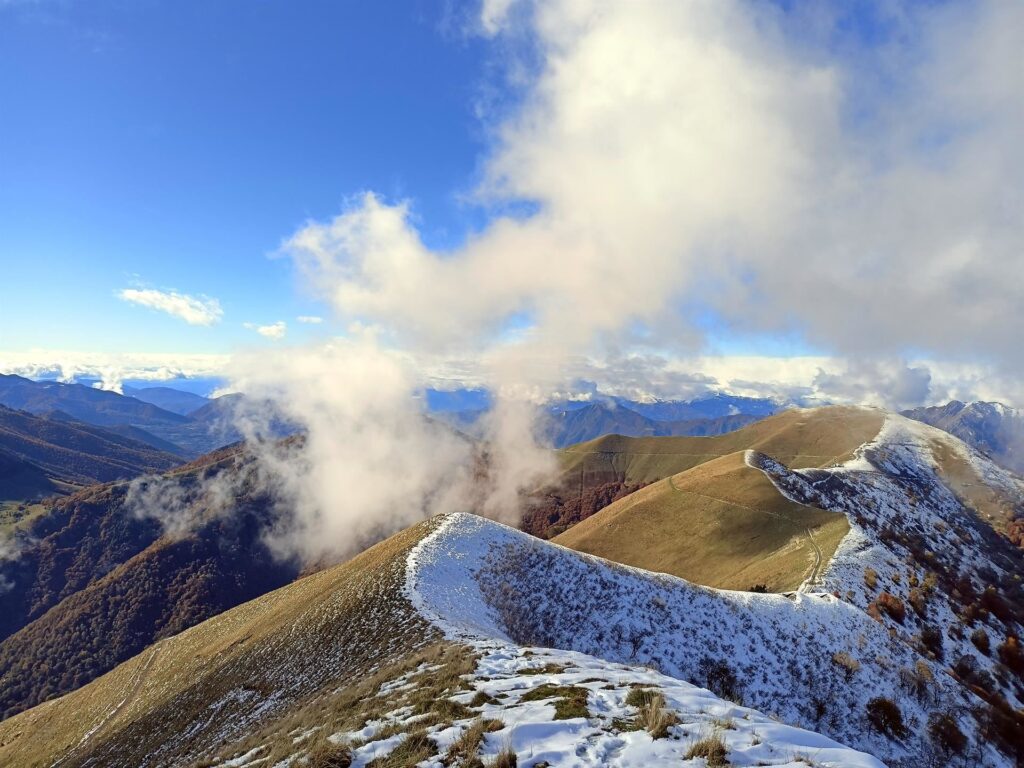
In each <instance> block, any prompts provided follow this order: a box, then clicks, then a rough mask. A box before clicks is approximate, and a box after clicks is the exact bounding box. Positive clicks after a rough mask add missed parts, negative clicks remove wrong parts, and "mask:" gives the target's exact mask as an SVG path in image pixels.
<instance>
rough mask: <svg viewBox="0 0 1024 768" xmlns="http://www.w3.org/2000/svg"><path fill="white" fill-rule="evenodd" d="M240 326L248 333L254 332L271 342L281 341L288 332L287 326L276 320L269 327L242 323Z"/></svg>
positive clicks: (282, 321)
mask: <svg viewBox="0 0 1024 768" xmlns="http://www.w3.org/2000/svg"><path fill="white" fill-rule="evenodd" d="M242 325H243V326H244V327H246V328H248V329H249V330H250V331H256V333H258V334H259V335H260V336H262V337H263V338H265V339H270V340H272V341H279V340H281V339H283V338H284V337H285V334H286V333H287V332H288V325H287V324H286V323H285V322H284V320H278V321H277V322H276V323H270V324H269V325H259V324H257V323H242Z"/></svg>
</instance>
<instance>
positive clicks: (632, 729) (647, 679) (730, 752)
mask: <svg viewBox="0 0 1024 768" xmlns="http://www.w3.org/2000/svg"><path fill="white" fill-rule="evenodd" d="M473 645H474V648H475V650H476V651H477V652H478V653H479V654H480V658H479V662H478V664H477V668H476V670H475V672H474V673H473V674H472V675H471V676H469V678H468V683H469V685H470V686H471V690H468V691H465V692H463V693H459V694H457V695H455V696H452V697H451V698H452V700H453V701H457V702H459V703H460V704H463V705H466V706H471V705H472V704H473V703H474V702H478V701H479V700H480V699H483V700H484V702H485V703H477V704H476V706H472V709H473V712H474V714H473V716H472V717H467V718H462V719H458V720H455V721H452V722H451V723H443V724H438V725H435V726H431V727H430V728H428V729H427V731H426V732H427V735H428V737H429V738H430V740H431V741H432V742H433V743H434V745H435V746H436V748H437V755H436V756H435V757H434V758H431V759H428V760H424V761H422V762H420V763H419V764H418V765H420V766H421V767H423V768H440V767H441V766H443V765H445V764H450V763H451V760H450V758H449V749H451V747H452V745H453V744H455V743H456V742H457V741H458V740H459V738H460V737H461V736H462V735H463V734H464V733H466V731H467V730H468V729H470V728H471V727H472V725H473V724H474V723H476V722H479V721H480V720H481V719H482V720H484V721H497V723H495V724H494V726H493V727H494V728H495V729H496V730H492V731H490V732H487V733H485V734H484V735H483V737H482V740H481V742H480V744H479V748H478V752H477V755H478V757H479V758H480V759H482V760H483V762H484V764H487V763H488V762H489V761H491V760H493V759H494V758H495V757H496V756H497V754H498V753H499V752H500V751H501V750H503V749H511V750H512V751H514V752H515V753H516V756H517V760H518V765H519V766H522V767H523V768H530V767H531V766H537V765H544V764H547V765H550V766H552V768H555V767H556V766H578V767H579V768H589V767H590V766H595V767H596V766H616V767H617V768H644V767H646V766H656V765H690V766H703V765H704V761H703V759H702V758H691V759H689V760H687V759H686V755H687V753H688V752H689V750H690V747H691V746H692V745H693V744H694V743H695V742H698V741H700V740H701V739H704V738H706V737H707V736H709V735H714V736H716V737H718V738H720V739H721V741H722V743H723V744H724V745H725V748H726V750H727V759H728V760H729V761H730V763H731V764H732V765H764V766H804V768H806V766H807V765H816V766H822V767H826V766H837V767H838V766H846V767H849V768H883V764H882V763H881V762H880V761H879V760H877V759H876V758H874V757H871V756H870V755H866V754H864V753H861V752H857V751H854V750H852V749H849V748H847V747H844V746H842V745H840V744H838V743H836V742H835V741H833V740H831V739H828V738H826V737H824V736H821V735H819V734H816V733H812V732H810V731H807V730H803V729H800V728H794V727H792V726H788V725H784V724H782V723H779V722H776V721H774V720H772V719H770V718H768V717H765V716H764V715H762V714H760V713H759V712H756V711H754V710H752V709H748V708H746V707H742V706H739V705H736V704H732V703H730V702H726V701H723V700H722V699H720V698H719V697H717V696H715V695H714V694H712V693H710V692H709V691H707V690H704V689H701V688H697V687H695V686H693V685H690V684H688V683H684V682H680V681H679V680H675V679H672V678H670V677H667V676H665V675H662V674H659V673H657V672H654V671H652V670H649V669H644V668H641V667H634V666H627V665H618V664H610V663H608V662H606V661H604V660H602V659H597V658H594V657H591V656H587V655H585V654H580V653H574V652H571V651H558V650H553V649H546V648H523V647H519V646H515V645H512V644H509V643H506V642H502V641H483V640H478V641H475V642H474V644H473ZM541 670H549V671H541ZM637 688H640V689H644V690H646V691H651V692H656V693H657V694H660V695H661V696H662V697H663V699H664V707H665V710H666V711H667V712H668V713H670V715H671V719H672V720H673V721H674V723H673V724H672V725H670V726H669V727H668V728H667V731H666V734H665V735H664V737H661V738H653V737H652V736H651V734H649V733H648V732H647V731H645V730H644V729H643V728H640V727H638V726H637V723H636V720H637V707H636V706H633V705H632V704H629V703H627V699H629V697H630V694H631V692H633V691H634V690H635V689H637ZM548 691H553V692H556V693H555V694H554V695H552V696H548V695H547V692H548ZM564 691H575V692H577V693H578V694H580V695H581V696H584V697H585V702H586V704H585V707H586V710H585V714H583V715H581V716H577V717H569V718H566V719H557V718H558V714H557V713H558V710H557V707H556V702H557V701H558V699H559V698H560V697H559V695H557V692H564ZM385 725H386V726H388V727H389V729H390V730H391V731H393V730H394V729H395V727H403V726H405V727H407V728H412V727H414V726H415V722H414V718H410V717H405V718H403V717H397V718H393V719H389V720H388V721H387V722H386V723H381V724H380V726H381V727H383V726H385ZM405 738H406V736H405V734H397V735H390V736H388V737H386V738H382V739H380V740H373V737H372V735H370V736H367V734H366V733H365V731H357V732H352V733H347V734H339V735H338V736H337V737H335V740H347V741H350V742H352V743H355V744H358V746H357V747H356V748H355V749H353V752H352V757H353V761H352V766H353V768H361V767H362V766H366V765H367V764H368V763H369V762H370V761H372V760H373V759H376V758H379V757H383V756H386V755H388V754H390V753H391V752H392V751H393V750H394V749H395V748H397V747H398V746H399V745H400V744H401V743H402V741H403V740H404V739H405ZM367 739H368V740H367ZM361 741H365V742H366V743H360V742H361Z"/></svg>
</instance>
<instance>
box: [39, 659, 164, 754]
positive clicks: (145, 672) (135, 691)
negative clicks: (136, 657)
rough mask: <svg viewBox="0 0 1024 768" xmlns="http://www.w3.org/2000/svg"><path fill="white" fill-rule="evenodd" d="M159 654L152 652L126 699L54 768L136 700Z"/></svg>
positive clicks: (133, 682)
mask: <svg viewBox="0 0 1024 768" xmlns="http://www.w3.org/2000/svg"><path fill="white" fill-rule="evenodd" d="M158 653H160V648H159V646H157V647H156V648H154V649H153V650H152V651H151V652H150V654H149V657H148V658H147V659H146V660H145V661H144V662H143V663H142V666H141V667H140V668H139V671H138V673H136V675H135V679H134V680H133V681H132V684H131V687H130V688H129V689H128V693H127V694H125V697H124V698H123V699H121V701H120V702H118V703H117V704H116V705H115V706H114V708H113V709H111V710H110V711H109V712H107V714H106V715H105V716H104V717H103V719H102V720H100V721H99V723H97V724H96V725H95V726H93V727H92V728H91V729H90V730H89V731H88V732H87V733H86V734H85V736H83V737H82V740H81V741H80V742H78V743H77V744H76V745H75V746H73V747H72V748H71V749H70V750H68V752H67V754H65V755H64V757H62V758H61V759H60V760H58V761H56V762H55V763H54V764H53V768H56V767H57V766H58V765H60V764H61V763H63V762H64V761H66V760H68V759H69V758H71V757H72V756H73V755H74V754H75V753H76V752H78V751H79V750H81V749H82V748H83V747H84V746H85V745H86V744H88V743H89V742H90V741H92V739H93V738H94V737H95V736H96V734H98V733H99V732H100V731H102V730H103V727H104V726H105V725H106V724H107V723H109V722H110V721H111V720H113V719H114V718H115V717H117V714H118V713H119V712H120V711H121V710H122V709H124V708H125V706H126V705H127V704H128V703H129V702H130V701H132V699H134V698H135V696H136V695H137V694H138V692H139V689H140V688H141V687H142V684H143V683H144V682H146V677H147V676H148V675H149V670H150V668H151V667H152V666H153V662H154V661H155V660H156V657H157V654H158Z"/></svg>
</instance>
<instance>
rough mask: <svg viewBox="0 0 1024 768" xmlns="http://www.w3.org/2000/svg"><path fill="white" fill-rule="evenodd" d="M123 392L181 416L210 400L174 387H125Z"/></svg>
mask: <svg viewBox="0 0 1024 768" xmlns="http://www.w3.org/2000/svg"><path fill="white" fill-rule="evenodd" d="M123 392H124V394H125V395H126V396H127V397H134V398H135V399H136V400H141V401H142V402H144V403H149V404H151V405H155V406H157V407H158V408H163V409H164V410H165V411H170V412H171V413H177V414H179V415H181V416H188V415H189V414H190V413H192V412H193V411H196V410H198V409H200V408H202V407H203V406H204V405H206V404H207V403H209V402H210V398H208V397H203V396H202V395H195V394H192V393H191V392H183V391H182V390H180V389H174V388H172V387H124V389H123Z"/></svg>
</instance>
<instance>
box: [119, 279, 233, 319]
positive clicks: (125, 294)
mask: <svg viewBox="0 0 1024 768" xmlns="http://www.w3.org/2000/svg"><path fill="white" fill-rule="evenodd" d="M117 295H118V297H119V298H120V299H121V300H122V301H127V302H129V303H130V304H138V305H140V306H143V307H149V308H150V309H155V310H157V311H159V312H166V313H167V314H168V315H171V316H173V317H177V318H179V319H181V320H184V321H185V322H186V323H188V324H189V325H214V324H215V323H218V322H220V319H221V317H223V316H224V310H222V309H221V307H220V302H219V301H217V299H211V298H210V297H208V296H189V295H188V294H186V293H178V292H177V291H158V290H156V289H155V288H125V289H123V290H122V291H120V292H119V293H118V294H117Z"/></svg>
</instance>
